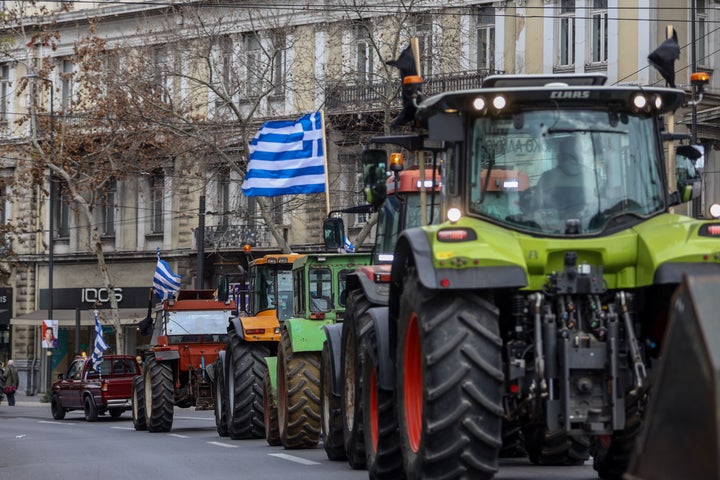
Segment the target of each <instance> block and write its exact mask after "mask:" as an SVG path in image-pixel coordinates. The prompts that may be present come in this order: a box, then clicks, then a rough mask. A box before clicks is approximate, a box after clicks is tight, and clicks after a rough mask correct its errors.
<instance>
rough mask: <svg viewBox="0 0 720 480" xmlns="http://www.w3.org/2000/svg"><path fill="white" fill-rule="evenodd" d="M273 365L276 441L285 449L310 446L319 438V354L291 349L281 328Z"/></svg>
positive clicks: (288, 339)
mask: <svg viewBox="0 0 720 480" xmlns="http://www.w3.org/2000/svg"><path fill="white" fill-rule="evenodd" d="M277 369H278V370H277V381H278V388H277V397H278V398H277V401H278V423H279V427H280V441H281V442H282V444H283V446H284V447H285V448H286V449H293V448H313V447H315V446H316V445H317V444H318V441H320V354H319V353H318V352H293V351H292V347H291V345H290V337H289V335H288V332H287V330H286V329H283V331H282V334H281V335H280V345H279V346H278V358H277Z"/></svg>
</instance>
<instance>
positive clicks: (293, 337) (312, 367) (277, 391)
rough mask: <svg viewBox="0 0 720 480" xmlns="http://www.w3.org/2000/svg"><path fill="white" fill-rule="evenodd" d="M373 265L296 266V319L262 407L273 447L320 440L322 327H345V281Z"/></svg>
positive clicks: (314, 258)
mask: <svg viewBox="0 0 720 480" xmlns="http://www.w3.org/2000/svg"><path fill="white" fill-rule="evenodd" d="M369 263H370V255H369V254H363V253H354V254H337V253H327V254H325V253H321V254H318V253H313V254H308V255H305V256H303V257H302V258H299V259H298V260H295V263H294V264H293V268H292V289H293V314H292V317H291V318H289V319H287V320H285V322H284V323H283V324H282V325H281V329H280V343H279V345H278V347H277V357H267V358H266V362H267V366H268V368H267V374H266V375H265V381H264V386H263V394H264V395H263V404H264V405H265V438H266V440H267V442H268V443H269V444H270V445H283V446H284V447H285V448H286V449H294V448H311V447H314V446H316V445H317V443H318V441H319V440H320V418H321V415H320V360H321V358H320V355H321V352H322V349H323V342H324V340H325V333H324V331H323V327H324V326H325V325H329V324H332V323H335V322H339V321H342V316H343V313H344V312H345V303H346V300H347V294H346V292H345V284H346V277H347V276H348V275H349V274H350V273H352V272H353V271H354V270H355V268H356V267H359V266H361V265H367V264H369Z"/></svg>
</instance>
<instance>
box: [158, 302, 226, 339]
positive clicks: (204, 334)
mask: <svg viewBox="0 0 720 480" xmlns="http://www.w3.org/2000/svg"><path fill="white" fill-rule="evenodd" d="M232 316H233V312H232V311H230V310H202V311H200V310H199V311H193V310H182V311H171V312H167V327H166V328H167V335H168V339H169V341H170V343H187V342H223V341H225V340H226V338H227V325H228V319H229V318H230V317H232Z"/></svg>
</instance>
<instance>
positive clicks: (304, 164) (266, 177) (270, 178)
mask: <svg viewBox="0 0 720 480" xmlns="http://www.w3.org/2000/svg"><path fill="white" fill-rule="evenodd" d="M249 152H250V155H249V163H248V171H247V175H246V176H245V181H244V182H243V186H242V190H243V194H244V195H245V196H246V197H277V196H280V195H297V194H307V193H322V192H324V191H325V152H324V146H323V122H322V115H321V113H320V112H315V113H309V114H307V115H304V116H302V117H300V118H299V119H297V120H295V121H292V120H290V121H271V122H265V124H263V126H262V127H261V128H260V131H259V132H258V133H257V134H256V135H255V138H253V139H252V141H251V142H250V147H249Z"/></svg>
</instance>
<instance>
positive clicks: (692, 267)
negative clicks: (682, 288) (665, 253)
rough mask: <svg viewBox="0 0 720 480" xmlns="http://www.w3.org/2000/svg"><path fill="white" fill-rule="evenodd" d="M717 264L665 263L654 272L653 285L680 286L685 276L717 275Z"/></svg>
mask: <svg viewBox="0 0 720 480" xmlns="http://www.w3.org/2000/svg"><path fill="white" fill-rule="evenodd" d="M717 273H718V265H717V263H695V262H679V263H665V264H663V265H660V266H659V267H658V268H657V270H655V278H654V283H655V284H656V285H657V284H668V283H670V284H680V282H681V281H682V279H683V277H684V276H685V275H692V276H696V275H717Z"/></svg>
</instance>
